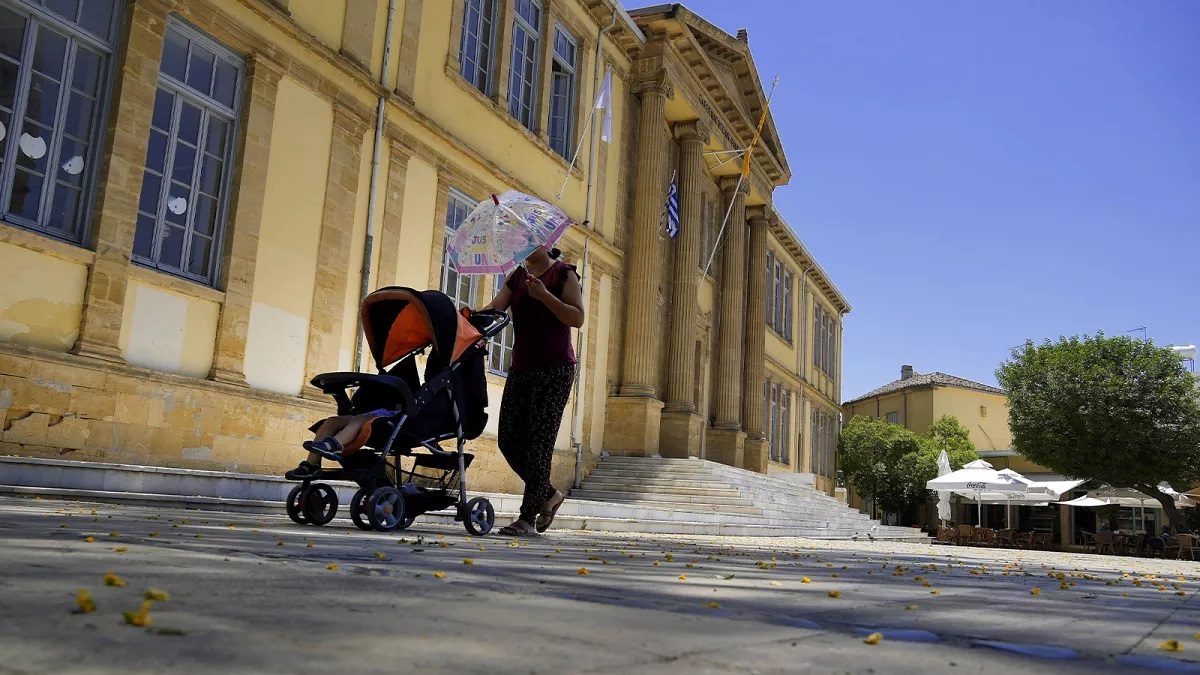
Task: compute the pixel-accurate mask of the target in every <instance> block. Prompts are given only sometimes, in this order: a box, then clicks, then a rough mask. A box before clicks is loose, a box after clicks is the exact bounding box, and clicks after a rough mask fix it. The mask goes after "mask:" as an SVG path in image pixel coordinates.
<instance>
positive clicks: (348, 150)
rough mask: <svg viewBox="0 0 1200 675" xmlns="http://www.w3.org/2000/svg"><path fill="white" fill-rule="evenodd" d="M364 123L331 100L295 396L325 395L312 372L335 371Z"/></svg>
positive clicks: (356, 114)
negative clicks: (309, 308) (301, 372)
mask: <svg viewBox="0 0 1200 675" xmlns="http://www.w3.org/2000/svg"><path fill="white" fill-rule="evenodd" d="M367 127H368V122H367V119H366V117H364V116H363V115H362V114H360V113H358V112H356V111H354V110H352V109H351V108H349V107H348V106H346V105H345V104H343V103H340V102H334V105H333V140H332V142H331V144H330V147H329V175H328V183H327V184H326V186H325V209H324V212H323V215H322V216H321V240H320V246H319V248H318V249H317V250H319V251H320V252H321V255H320V256H319V257H318V258H317V274H316V283H315V285H314V288H313V303H312V313H311V315H310V317H309V326H308V356H307V359H306V361H305V366H304V387H303V389H302V391H301V396H306V397H313V398H317V399H320V400H324V399H325V398H326V397H325V395H324V394H321V393H320V392H319V391H318V390H317V389H316V388H315V387H313V386H312V385H310V384H309V382H310V381H311V380H312V378H313V377H315V376H317V375H319V374H321V373H326V372H329V371H332V370H336V369H337V366H338V356H339V352H340V351H341V343H342V317H343V315H344V314H345V311H344V310H345V305H346V284H347V283H349V280H348V279H347V278H346V271H347V270H349V269H350V257H351V256H352V255H354V254H355V253H359V255H361V253H360V252H355V251H351V250H350V241H351V237H352V236H353V233H354V211H355V207H356V206H357V201H358V199H357V194H358V172H359V167H360V166H361V159H362V147H363V140H364V139H365V137H366V133H367Z"/></svg>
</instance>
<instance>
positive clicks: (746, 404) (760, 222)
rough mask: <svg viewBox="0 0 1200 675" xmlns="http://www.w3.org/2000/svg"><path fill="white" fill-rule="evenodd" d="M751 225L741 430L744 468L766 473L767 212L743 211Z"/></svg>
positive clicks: (752, 209)
mask: <svg viewBox="0 0 1200 675" xmlns="http://www.w3.org/2000/svg"><path fill="white" fill-rule="evenodd" d="M746 218H747V220H748V221H749V224H750V262H749V264H748V265H747V266H746V270H745V272H744V274H745V275H746V276H747V277H748V280H749V283H748V287H749V292H748V293H747V296H746V333H745V335H746V343H745V344H746V350H745V356H744V358H745V364H744V367H743V369H742V371H743V372H744V373H745V378H746V379H745V380H744V381H743V382H742V430H743V431H745V432H746V451H745V457H744V463H743V464H742V467H743V468H746V469H749V470H751V471H758V472H759V473H766V472H767V458H768V451H769V449H770V448H769V444H768V441H767V438H766V434H765V433H764V428H765V425H764V420H763V380H764V379H765V377H766V364H765V363H764V361H765V360H766V351H767V309H766V304H767V276H766V275H767V272H768V270H767V269H766V260H767V210H766V207H762V206H755V207H753V208H750V209H747V210H746Z"/></svg>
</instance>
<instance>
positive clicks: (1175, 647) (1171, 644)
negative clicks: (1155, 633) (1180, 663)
mask: <svg viewBox="0 0 1200 675" xmlns="http://www.w3.org/2000/svg"><path fill="white" fill-rule="evenodd" d="M1158 648H1159V649H1162V650H1163V651H1168V652H1181V651H1183V645H1182V644H1180V642H1179V640H1164V641H1163V642H1160V643H1159V645H1158Z"/></svg>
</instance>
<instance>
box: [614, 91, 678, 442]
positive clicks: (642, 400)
mask: <svg viewBox="0 0 1200 675" xmlns="http://www.w3.org/2000/svg"><path fill="white" fill-rule="evenodd" d="M635 93H637V94H640V96H641V118H640V123H639V127H638V155H637V174H636V176H637V187H636V190H635V192H634V221H633V227H632V232H631V233H630V236H629V238H628V243H627V248H626V251H627V258H626V266H625V283H626V284H628V289H629V290H628V293H627V294H626V296H625V343H624V351H623V353H622V355H621V364H622V370H621V387H620V390H619V395H618V397H617V398H615V399H613V400H612V401H611V402H610V406H609V407H610V413H609V417H608V419H609V433H608V435H607V438H608V439H611V440H608V441H607V443H606V444H607V445H608V446H609V451H610V452H612V453H614V454H626V455H652V454H654V453H656V452H657V451H658V442H659V421H660V416H661V414H662V401H660V400H659V399H658V398H657V396H656V394H657V392H656V389H657V387H656V386H655V385H656V383H657V381H658V375H659V371H658V368H659V323H658V321H657V320H656V319H657V316H658V312H659V306H658V284H659V273H660V270H661V269H662V265H661V263H660V261H659V257H658V251H659V242H658V225H659V220H660V217H661V216H662V210H663V206H664V204H665V201H666V183H667V180H668V175H667V169H668V162H667V159H668V153H667V137H666V134H665V131H666V125H665V121H666V112H665V110H666V103H667V97H668V96H670V95H671V85H670V84H669V82H668V81H667V77H666V72H665V71H659V72H657V73H654V74H653V75H652V76H651V77H649V78H647V79H645V80H643V81H642V82H640V83H638V84H637V85H636V87H635Z"/></svg>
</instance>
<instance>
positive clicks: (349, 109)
mask: <svg viewBox="0 0 1200 675" xmlns="http://www.w3.org/2000/svg"><path fill="white" fill-rule="evenodd" d="M333 126H334V127H340V128H341V129H344V130H345V131H347V132H349V134H350V135H351V136H362V135H364V134H366V133H367V129H368V128H369V127H370V126H371V124H370V121H369V120H368V116H367V114H366V112H365V111H363V110H361V109H360V108H359V107H358V106H354V105H350V104H348V103H346V102H344V101H334V102H333Z"/></svg>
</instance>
